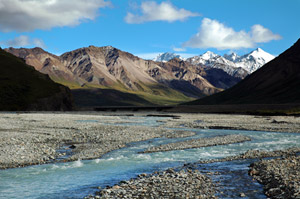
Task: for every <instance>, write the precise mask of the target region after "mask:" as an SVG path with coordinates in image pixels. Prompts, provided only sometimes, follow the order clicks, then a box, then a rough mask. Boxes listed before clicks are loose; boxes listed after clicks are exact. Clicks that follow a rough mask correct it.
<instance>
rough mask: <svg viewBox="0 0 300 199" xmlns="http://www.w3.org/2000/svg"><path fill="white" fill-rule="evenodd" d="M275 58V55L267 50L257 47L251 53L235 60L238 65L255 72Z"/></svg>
mask: <svg viewBox="0 0 300 199" xmlns="http://www.w3.org/2000/svg"><path fill="white" fill-rule="evenodd" d="M274 58H275V56H273V55H271V54H269V53H267V52H265V51H264V50H262V49H261V48H257V49H256V50H254V51H252V52H250V53H249V54H246V55H244V56H241V57H240V58H239V59H237V60H236V61H235V63H236V65H237V66H239V67H242V68H244V69H245V70H247V71H249V72H250V73H253V72H254V71H256V70H257V69H259V68H260V67H262V66H263V65H265V64H266V63H268V62H269V61H271V60H272V59H274Z"/></svg>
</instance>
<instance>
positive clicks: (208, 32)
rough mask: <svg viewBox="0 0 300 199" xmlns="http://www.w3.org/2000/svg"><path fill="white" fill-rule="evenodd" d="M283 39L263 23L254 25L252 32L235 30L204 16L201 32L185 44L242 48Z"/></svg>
mask: <svg viewBox="0 0 300 199" xmlns="http://www.w3.org/2000/svg"><path fill="white" fill-rule="evenodd" d="M278 39H281V36H280V35H277V34H274V33H272V31H271V30H269V29H267V28H265V27H263V26H262V25H259V24H257V25H253V26H252V28H251V31H250V32H246V31H244V30H241V31H239V32H237V31H235V30H234V29H233V28H231V27H228V26H226V25H224V24H222V23H220V22H219V21H217V20H212V19H209V18H204V19H203V20H202V24H201V27H200V29H199V32H198V33H197V34H195V35H194V36H192V37H191V39H190V40H189V41H187V42H185V43H184V44H183V47H191V48H216V49H219V50H224V49H241V48H253V47H254V46H255V45H256V43H265V42H269V41H271V40H278Z"/></svg>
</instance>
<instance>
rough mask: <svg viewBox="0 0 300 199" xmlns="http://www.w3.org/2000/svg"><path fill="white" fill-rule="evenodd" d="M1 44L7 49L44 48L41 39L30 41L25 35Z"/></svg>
mask: <svg viewBox="0 0 300 199" xmlns="http://www.w3.org/2000/svg"><path fill="white" fill-rule="evenodd" d="M0 43H1V44H3V45H5V46H9V47H27V46H35V47H41V48H46V45H45V44H44V42H43V41H42V40H41V39H37V38H34V39H31V38H30V37H28V36H26V35H21V36H19V37H16V38H14V39H10V40H7V41H2V42H0Z"/></svg>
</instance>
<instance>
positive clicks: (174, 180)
mask: <svg viewBox="0 0 300 199" xmlns="http://www.w3.org/2000/svg"><path fill="white" fill-rule="evenodd" d="M215 193H216V191H215V188H214V185H213V183H212V181H211V179H210V178H208V177H207V176H205V175H203V174H201V173H200V172H199V171H198V170H181V171H178V172H176V171H174V170H173V169H168V170H166V171H163V172H155V173H153V174H149V175H147V174H140V175H139V176H138V178H136V179H131V180H129V181H122V182H121V183H120V184H119V185H114V186H113V187H107V188H105V189H103V190H101V191H99V192H97V193H96V196H88V197H86V199H99V198H107V199H109V198H145V199H150V198H178V199H180V198H195V199H208V198H217V197H215Z"/></svg>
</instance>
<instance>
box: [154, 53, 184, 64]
mask: <svg viewBox="0 0 300 199" xmlns="http://www.w3.org/2000/svg"><path fill="white" fill-rule="evenodd" d="M174 58H178V59H180V60H182V57H180V55H177V54H175V53H168V52H167V53H161V54H159V55H158V56H157V57H156V58H154V59H153V61H156V62H168V61H170V60H171V59H174Z"/></svg>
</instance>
